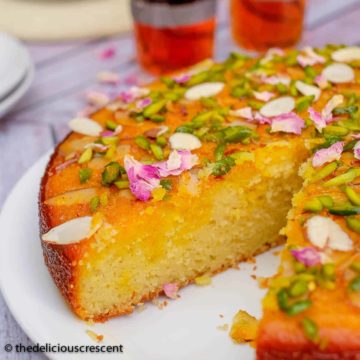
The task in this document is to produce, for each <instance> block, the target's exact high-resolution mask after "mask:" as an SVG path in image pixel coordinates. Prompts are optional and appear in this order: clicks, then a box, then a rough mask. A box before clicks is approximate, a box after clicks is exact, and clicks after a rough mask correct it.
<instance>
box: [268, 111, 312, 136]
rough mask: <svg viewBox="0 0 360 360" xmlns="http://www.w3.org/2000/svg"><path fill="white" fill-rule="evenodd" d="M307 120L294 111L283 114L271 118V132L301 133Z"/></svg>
mask: <svg viewBox="0 0 360 360" xmlns="http://www.w3.org/2000/svg"><path fill="white" fill-rule="evenodd" d="M304 127H305V121H304V120H303V119H302V118H301V117H299V116H298V115H296V114H295V113H294V112H290V113H287V114H282V115H279V116H276V117H274V118H272V119H271V132H278V131H282V132H286V133H291V134H296V135H300V134H301V130H302V129H303V128H304Z"/></svg>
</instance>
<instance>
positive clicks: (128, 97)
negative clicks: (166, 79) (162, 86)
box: [119, 86, 150, 104]
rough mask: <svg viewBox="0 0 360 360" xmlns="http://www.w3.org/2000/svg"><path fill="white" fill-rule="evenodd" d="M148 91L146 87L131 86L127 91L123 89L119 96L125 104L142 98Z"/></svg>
mask: <svg viewBox="0 0 360 360" xmlns="http://www.w3.org/2000/svg"><path fill="white" fill-rule="evenodd" d="M149 93H150V90H149V89H147V88H140V87H137V86H133V87H131V88H130V89H129V90H128V91H123V92H122V93H120V95H119V98H120V100H122V101H123V102H124V103H126V104H130V103H132V102H133V101H135V100H137V99H140V98H142V97H143V96H146V95H148V94H149Z"/></svg>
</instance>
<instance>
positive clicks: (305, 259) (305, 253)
mask: <svg viewBox="0 0 360 360" xmlns="http://www.w3.org/2000/svg"><path fill="white" fill-rule="evenodd" d="M291 254H292V255H293V256H294V258H295V259H296V260H297V261H299V262H301V263H302V264H304V265H305V266H315V265H318V264H320V262H321V257H320V254H319V252H318V251H317V250H316V249H315V248H313V247H304V248H302V249H296V250H291Z"/></svg>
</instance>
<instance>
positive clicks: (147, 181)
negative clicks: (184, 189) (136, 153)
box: [124, 155, 160, 201]
mask: <svg viewBox="0 0 360 360" xmlns="http://www.w3.org/2000/svg"><path fill="white" fill-rule="evenodd" d="M124 165H125V170H126V172H127V175H128V178H129V182H130V190H131V192H132V193H133V194H134V196H135V197H136V198H137V199H139V200H141V201H147V200H149V199H150V197H151V192H152V191H153V190H154V189H155V188H157V187H160V174H159V170H158V169H157V168H156V167H155V166H152V165H144V164H142V163H141V162H139V161H136V160H135V159H134V158H133V157H132V156H129V155H127V156H125V159H124Z"/></svg>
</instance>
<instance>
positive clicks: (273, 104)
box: [260, 96, 295, 117]
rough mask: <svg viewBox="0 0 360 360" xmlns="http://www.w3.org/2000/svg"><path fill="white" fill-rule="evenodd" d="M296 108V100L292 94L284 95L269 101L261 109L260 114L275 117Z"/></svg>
mask: <svg viewBox="0 0 360 360" xmlns="http://www.w3.org/2000/svg"><path fill="white" fill-rule="evenodd" d="M294 108H295V100H294V98H293V97H291V96H283V97H280V98H277V99H274V100H271V101H269V102H268V103H267V104H265V105H264V106H263V107H262V108H261V109H260V114H261V115H262V116H265V117H274V116H279V115H282V114H287V113H289V112H291V111H293V110H294Z"/></svg>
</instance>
